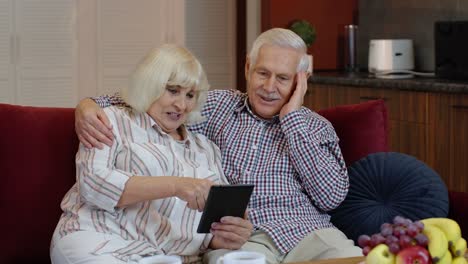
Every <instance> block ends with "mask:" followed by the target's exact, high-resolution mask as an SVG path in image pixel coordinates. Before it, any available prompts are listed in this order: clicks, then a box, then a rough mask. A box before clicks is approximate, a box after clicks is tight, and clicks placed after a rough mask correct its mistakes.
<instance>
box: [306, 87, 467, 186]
mask: <svg viewBox="0 0 468 264" xmlns="http://www.w3.org/2000/svg"><path fill="white" fill-rule="evenodd" d="M376 99H383V100H384V101H385V103H386V105H387V108H388V114H389V121H390V123H389V125H390V131H389V137H390V150H391V151H395V152H401V153H406V154H409V155H411V156H414V157H416V158H418V159H420V160H422V161H424V162H425V163H427V164H428V165H429V166H430V167H432V168H433V169H434V170H436V171H437V172H438V173H439V174H440V176H441V177H442V178H443V180H444V182H445V183H446V184H447V187H448V188H449V189H450V190H454V191H464V192H468V95H466V94H444V93H429V92H414V91H404V90H398V89H384V88H372V87H351V86H341V85H321V84H311V85H309V91H308V93H307V95H306V98H305V100H304V102H305V103H304V104H305V106H307V107H309V108H311V109H314V110H320V109H325V108H330V107H335V106H338V105H344V104H355V103H361V102H365V101H368V100H376Z"/></svg>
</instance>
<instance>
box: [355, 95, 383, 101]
mask: <svg viewBox="0 0 468 264" xmlns="http://www.w3.org/2000/svg"><path fill="white" fill-rule="evenodd" d="M359 99H361V100H380V99H382V100H384V101H388V98H386V97H378V96H361V97H359Z"/></svg>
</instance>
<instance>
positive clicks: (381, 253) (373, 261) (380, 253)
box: [366, 244, 395, 264]
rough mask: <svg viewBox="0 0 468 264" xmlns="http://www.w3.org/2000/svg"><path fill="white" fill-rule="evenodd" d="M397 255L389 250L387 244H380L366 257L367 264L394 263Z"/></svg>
mask: <svg viewBox="0 0 468 264" xmlns="http://www.w3.org/2000/svg"><path fill="white" fill-rule="evenodd" d="M394 263H395V255H393V254H392V253H391V252H390V251H389V250H388V246H387V245H385V244H379V245H377V246H376V247H374V248H373V249H372V250H371V251H370V252H369V254H367V257H366V264H394Z"/></svg>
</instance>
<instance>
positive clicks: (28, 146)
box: [0, 104, 78, 263]
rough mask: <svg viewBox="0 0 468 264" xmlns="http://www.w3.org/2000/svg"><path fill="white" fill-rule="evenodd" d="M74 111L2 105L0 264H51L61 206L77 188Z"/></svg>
mask: <svg viewBox="0 0 468 264" xmlns="http://www.w3.org/2000/svg"><path fill="white" fill-rule="evenodd" d="M73 111H74V109H65V108H42V107H23V106H16V105H7V104H0V120H1V122H0V131H1V137H0V146H1V147H0V168H1V172H2V174H1V176H0V177H1V180H2V183H1V187H0V188H1V190H0V208H1V212H2V213H3V217H2V220H1V221H2V223H1V224H0V226H2V227H3V231H2V238H1V239H0V248H2V253H1V254H0V263H50V257H49V245H50V239H51V237H52V233H53V230H54V228H55V226H56V224H57V222H58V219H59V217H60V214H61V210H60V201H61V200H62V198H63V196H64V195H65V193H66V192H67V191H68V189H69V188H70V187H71V186H72V185H73V183H74V182H75V154H76V151H77V147H78V139H77V137H76V135H75V132H74V113H73Z"/></svg>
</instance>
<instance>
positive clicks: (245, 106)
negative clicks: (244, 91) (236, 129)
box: [234, 96, 279, 124]
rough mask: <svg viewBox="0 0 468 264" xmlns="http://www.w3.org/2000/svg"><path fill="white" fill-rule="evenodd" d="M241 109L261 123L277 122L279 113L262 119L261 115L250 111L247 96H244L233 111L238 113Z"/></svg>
mask: <svg viewBox="0 0 468 264" xmlns="http://www.w3.org/2000/svg"><path fill="white" fill-rule="evenodd" d="M243 110H245V111H247V113H249V114H250V115H251V116H252V117H253V118H255V119H256V120H258V121H261V122H263V123H267V124H274V123H278V122H279V115H275V116H273V118H271V119H264V118H262V117H259V116H258V115H257V114H255V113H254V112H253V111H252V107H250V104H249V97H248V96H245V99H244V102H243V103H242V104H241V105H240V106H239V107H238V108H236V109H235V110H234V111H235V112H236V113H240V112H241V111H243Z"/></svg>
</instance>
